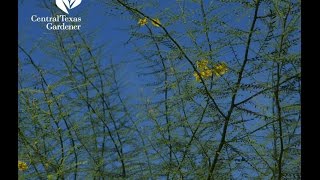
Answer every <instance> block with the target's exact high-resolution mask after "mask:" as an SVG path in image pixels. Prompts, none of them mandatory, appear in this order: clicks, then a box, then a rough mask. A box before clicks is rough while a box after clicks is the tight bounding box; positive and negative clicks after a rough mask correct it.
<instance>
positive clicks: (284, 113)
mask: <svg viewBox="0 0 320 180" xmlns="http://www.w3.org/2000/svg"><path fill="white" fill-rule="evenodd" d="M96 3H97V4H99V7H100V8H101V9H102V10H103V11H104V12H105V16H106V18H107V17H108V18H110V17H111V19H112V20H113V21H116V22H117V26H120V27H119V28H118V29H117V31H118V32H119V35H120V34H121V35H127V36H128V39H126V40H124V41H123V42H122V41H121V42H120V43H117V45H118V47H115V46H109V45H108V43H107V42H108V41H109V38H111V37H109V36H107V34H108V32H104V33H102V34H103V35H101V33H99V29H98V30H97V31H92V32H84V31H51V32H50V33H49V35H48V33H46V36H45V38H39V39H38V40H37V41H36V42H33V43H32V46H29V45H28V43H25V42H24V41H23V38H19V39H20V40H19V46H18V49H19V72H20V73H19V127H18V128H19V160H20V162H19V163H20V164H19V169H20V170H21V171H20V172H19V175H20V178H21V179H23V178H25V179H39V178H40V179H46V178H47V179H207V180H211V179H300V173H299V171H300V163H301V160H300V154H301V153H300V150H301V149H300V148H301V147H300V146H301V138H300V131H301V129H300V128H301V124H300V121H301V116H300V99H301V90H300V89H301V86H300V77H301V75H300V1H296V0H208V1H205V0H177V1H172V2H171V1H170V2H162V1H161V2H160V1H155V0H152V1H134V0H108V1H106V0H99V1H96ZM40 4H41V6H42V7H43V8H44V9H46V11H47V12H49V13H50V14H51V15H56V14H57V13H58V10H57V8H56V7H54V6H52V5H51V4H49V3H47V2H46V1H42V2H41V3H40ZM88 13H90V11H88V12H86V13H83V15H85V14H88ZM99 22H101V23H103V22H104V18H101V19H100V20H99ZM98 40H99V41H98ZM26 41H27V40H26ZM101 42H102V43H101ZM40 47H41V49H40V50H39V51H40V53H37V52H34V51H35V50H34V49H39V48H40ZM117 48H120V49H123V51H125V52H122V53H121V56H116V58H115V57H114V56H113V54H114V53H115V52H114V50H115V49H117ZM128 57H130V59H127V58H128ZM42 59H50V61H53V62H54V63H52V64H50V63H48V61H46V60H42ZM123 59H126V60H124V61H123ZM128 64H129V65H128ZM128 66H129V67H130V70H128ZM125 70H127V71H130V75H132V74H134V78H132V77H128V76H129V75H128V74H129V72H125ZM132 71H133V72H132ZM128 79H129V80H130V81H133V83H132V84H136V86H138V88H134V87H133V86H132V84H131V85H130V84H129V83H128V81H127V80H128Z"/></svg>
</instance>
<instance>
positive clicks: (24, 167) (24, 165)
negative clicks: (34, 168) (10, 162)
mask: <svg viewBox="0 0 320 180" xmlns="http://www.w3.org/2000/svg"><path fill="white" fill-rule="evenodd" d="M18 169H19V170H20V171H25V170H27V169H28V165H27V163H25V162H23V161H18Z"/></svg>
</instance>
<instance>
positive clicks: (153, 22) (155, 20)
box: [152, 18, 161, 27]
mask: <svg viewBox="0 0 320 180" xmlns="http://www.w3.org/2000/svg"><path fill="white" fill-rule="evenodd" d="M157 23H158V24H157ZM152 24H153V25H154V26H156V27H160V26H159V24H161V23H160V20H159V19H158V18H155V19H152Z"/></svg>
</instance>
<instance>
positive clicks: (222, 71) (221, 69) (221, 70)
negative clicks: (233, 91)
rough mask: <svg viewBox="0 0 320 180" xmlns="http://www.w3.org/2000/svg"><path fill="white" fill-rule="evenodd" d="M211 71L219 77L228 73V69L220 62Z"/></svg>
mask: <svg viewBox="0 0 320 180" xmlns="http://www.w3.org/2000/svg"><path fill="white" fill-rule="evenodd" d="M213 71H214V73H215V75H216V76H221V75H223V74H225V73H226V72H227V71H228V67H227V65H226V64H225V63H224V62H222V63H221V64H218V65H217V66H215V67H214V68H213Z"/></svg>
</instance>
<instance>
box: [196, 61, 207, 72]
mask: <svg viewBox="0 0 320 180" xmlns="http://www.w3.org/2000/svg"><path fill="white" fill-rule="evenodd" d="M208 62H209V61H208V60H206V59H202V60H200V61H197V62H196V64H197V68H199V69H200V71H202V70H207V69H209V68H208V66H207V65H208Z"/></svg>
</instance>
